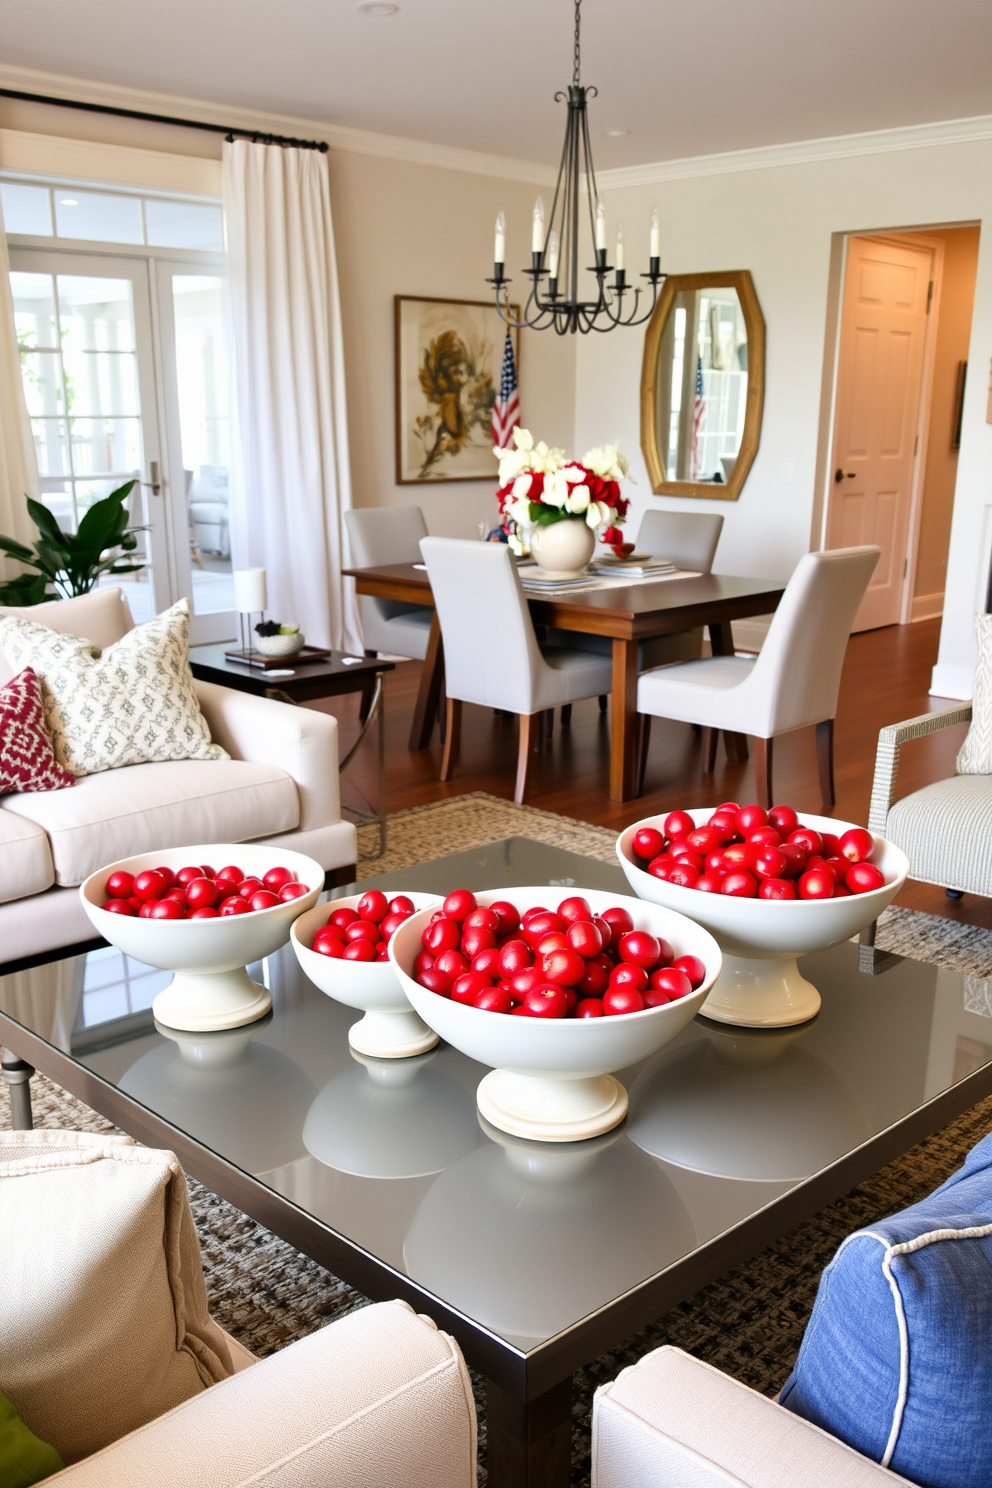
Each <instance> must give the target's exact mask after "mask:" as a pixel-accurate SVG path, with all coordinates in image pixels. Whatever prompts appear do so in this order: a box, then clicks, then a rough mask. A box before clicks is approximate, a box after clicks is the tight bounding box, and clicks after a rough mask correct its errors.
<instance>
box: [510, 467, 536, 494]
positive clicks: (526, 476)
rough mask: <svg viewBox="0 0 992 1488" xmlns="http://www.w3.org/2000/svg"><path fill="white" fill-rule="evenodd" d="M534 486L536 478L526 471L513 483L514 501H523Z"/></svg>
mask: <svg viewBox="0 0 992 1488" xmlns="http://www.w3.org/2000/svg"><path fill="white" fill-rule="evenodd" d="M533 484H534V477H533V476H532V475H531V474H530V472H529V471H524V473H523V475H518V476H517V478H516V480H515V481H514V482H513V496H514V500H516V501H522V500H523V499H524V498H525V497H526V496H527V495H528V494H529V492H530V488H531V486H532V485H533Z"/></svg>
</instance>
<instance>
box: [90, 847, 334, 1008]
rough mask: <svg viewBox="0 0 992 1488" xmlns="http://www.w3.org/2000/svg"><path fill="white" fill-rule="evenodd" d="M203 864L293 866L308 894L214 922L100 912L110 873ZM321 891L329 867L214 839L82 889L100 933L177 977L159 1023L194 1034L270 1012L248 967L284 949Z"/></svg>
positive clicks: (112, 868)
mask: <svg viewBox="0 0 992 1488" xmlns="http://www.w3.org/2000/svg"><path fill="white" fill-rule="evenodd" d="M197 863H209V864H210V865H211V866H212V867H213V868H222V867H224V866H225V865H226V864H228V863H236V864H237V865H238V866H239V867H240V868H242V869H243V870H244V871H245V872H246V873H250V874H256V875H257V876H258V877H259V878H261V877H262V875H263V874H264V873H267V872H268V870H269V869H270V868H275V867H285V868H289V869H290V870H291V871H292V872H293V873H295V874H296V877H297V879H298V880H299V881H300V883H304V884H306V886H307V892H306V894H301V895H300V897H299V898H298V899H291V900H290V901H289V902H288V903H286V904H276V905H273V906H272V908H270V909H260V910H255V911H252V912H251V913H249V914H243V915H231V916H230V917H226V916H225V917H222V916H218V917H217V918H216V919H212V920H150V919H145V920H142V919H139V918H138V917H137V916H135V917H134V918H131V917H130V916H128V915H119V914H111V913H109V912H108V911H107V910H105V909H103V908H102V905H103V903H104V901H105V899H106V897H107V894H106V884H107V879H108V878H109V877H110V875H111V874H112V873H116V872H119V871H123V872H126V873H133V874H138V873H141V872H143V870H144V869H146V868H158V867H163V868H171V869H172V871H173V872H174V873H175V872H177V871H178V869H180V868H182V867H185V866H186V865H187V864H194V865H195V864H197ZM323 887H324V870H323V868H322V867H321V866H320V864H319V863H318V862H316V861H315V860H314V859H313V858H308V857H305V856H304V855H303V853H298V852H290V851H289V850H288V849H287V848H284V847H271V846H269V845H267V844H264V843H253V842H237V843H231V842H221V843H217V842H211V843H207V844H205V845H203V844H201V845H200V846H196V847H167V848H162V849H161V850H160V851H158V852H150V853H140V854H138V856H137V857H133V858H122V859H121V860H120V862H119V863H110V864H108V865H107V866H106V867H105V868H100V869H98V870H97V872H96V873H91V874H90V876H89V878H87V879H86V880H85V882H84V883H82V884H81V885H80V888H79V894H80V898H81V899H82V902H83V909H84V910H85V911H86V913H87V915H88V916H89V919H90V921H91V923H92V925H93V927H94V929H95V930H96V932H97V934H98V935H102V936H103V938H104V939H105V940H109V942H110V944H111V945H113V946H116V947H117V949H118V950H120V951H123V952H124V954H125V955H126V956H133V958H134V959H135V961H140V962H142V963H143V964H144V965H145V966H157V967H159V968H160V969H161V970H162V971H172V972H175V976H174V977H173V979H172V981H171V983H170V984H169V986H168V987H166V989H165V991H164V992H160V993H159V994H158V996H157V997H156V999H155V1001H154V1002H153V1004H152V1010H153V1012H154V1014H155V1017H156V1018H157V1019H158V1021H159V1022H160V1023H165V1024H166V1025H167V1026H168V1027H169V1028H180V1029H184V1030H186V1031H188V1032H190V1033H210V1032H212V1031H214V1030H216V1029H219V1028H240V1027H241V1026H242V1025H243V1024H246V1023H253V1022H254V1021H255V1019H256V1018H261V1017H264V1015H265V1014H266V1013H267V1012H268V1011H269V1008H270V1007H271V1006H272V997H271V995H270V993H269V992H268V991H267V989H266V988H265V987H260V986H258V984H257V983H256V982H253V981H252V979H251V977H250V976H249V975H248V973H247V971H246V970H245V967H246V966H250V965H251V963H252V962H253V961H261V960H262V958H263V957H264V956H271V955H272V953H273V952H274V951H277V950H278V949H279V947H280V946H283V945H285V944H286V942H287V940H288V939H289V931H290V926H291V925H292V923H293V921H294V920H295V919H296V918H297V916H299V915H300V914H302V913H304V912H305V911H306V910H308V909H310V908H312V906H313V905H314V904H316V902H317V897H318V895H319V894H320V893H321V891H322V890H323Z"/></svg>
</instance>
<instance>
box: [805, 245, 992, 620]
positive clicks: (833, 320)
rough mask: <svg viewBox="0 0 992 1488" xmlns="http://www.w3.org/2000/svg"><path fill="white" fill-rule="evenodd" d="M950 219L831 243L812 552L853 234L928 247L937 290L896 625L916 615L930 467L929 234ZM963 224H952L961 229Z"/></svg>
mask: <svg viewBox="0 0 992 1488" xmlns="http://www.w3.org/2000/svg"><path fill="white" fill-rule="evenodd" d="M951 225H952V224H949V223H934V224H933V225H931V226H927V227H916V228H906V229H900V228H888V229H884V230H883V229H879V228H876V229H874V230H869V231H851V232H845V233H834V235H833V242H832V244H831V263H830V286H829V293H828V304H827V335H826V337H825V344H824V367H823V384H822V394H821V399H820V433H819V438H818V441H817V461H816V469H817V481H816V488H815V491H814V499H813V521H812V531H811V534H810V550H811V551H812V552H822V551H823V550H824V549H825V548H826V545H827V530H828V526H829V522H830V503H831V499H832V497H833V494H834V481H833V472H834V440H835V437H836V426H837V386H838V382H839V380H840V359H841V330H842V326H843V317H844V294H845V291H846V289H847V265H848V256H849V250H850V244H851V239H852V238H870V239H872V240H873V241H875V242H881V243H890V244H892V245H893V246H894V247H897V248H899V247H906V248H918V249H924V250H926V251H928V252H929V253H930V279H931V283H932V284H933V291H932V293H931V296H930V304H929V309H928V312H927V326H926V333H925V337H924V342H923V362H922V366H921V368H920V394H919V399H918V403H917V410H916V428H915V441H916V453H915V455H914V467H915V468H914V470H913V478H912V482H911V485H910V497H909V515H908V519H907V524H906V548H905V551H904V553H903V555H902V557H903V568H904V572H903V577H902V583H901V587H900V591H899V620H898V622H897V623H898V624H900V625H907V624H908V623H909V622H910V621H911V620H912V618H913V590H914V588H915V586H916V561H917V553H918V550H919V538H920V520H921V516H922V510H923V477H924V473H925V470H926V457H927V437H928V433H929V426H930V403H931V398H932V394H933V370H934V361H935V356H936V348H937V334H936V328H937V325H938V323H939V316H940V294H941V283H942V279H943V268H944V245H943V243H936V242H933V241H931V240H930V239H929V238H928V237H926V236H925V234H927V233H928V232H939V231H940V230H941V228H942V227H950V226H951ZM965 225H966V224H964V223H954V224H953V226H956V227H962V226H965Z"/></svg>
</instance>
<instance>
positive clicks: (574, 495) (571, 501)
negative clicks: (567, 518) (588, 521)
mask: <svg viewBox="0 0 992 1488" xmlns="http://www.w3.org/2000/svg"><path fill="white" fill-rule="evenodd" d="M562 474H563V475H564V476H565V479H566V480H567V479H568V471H567V470H565V471H563V472H562ZM588 506H589V487H588V486H573V487H572V489H571V491H569V493H568V500H567V501H566V502H565V509H566V510H567V511H570V512H575V513H576V515H579V514H580V513H582V512H584V511H586V510H587V509H588Z"/></svg>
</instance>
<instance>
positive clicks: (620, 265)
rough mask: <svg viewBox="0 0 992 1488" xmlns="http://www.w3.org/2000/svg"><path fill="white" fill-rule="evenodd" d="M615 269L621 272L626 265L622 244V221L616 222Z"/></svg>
mask: <svg viewBox="0 0 992 1488" xmlns="http://www.w3.org/2000/svg"><path fill="white" fill-rule="evenodd" d="M616 266H617V270H618V272H622V271H623V270H624V269H625V268H626V267H627V258H626V252H625V250H624V246H623V223H622V222H620V223H618V224H617V263H616Z"/></svg>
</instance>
